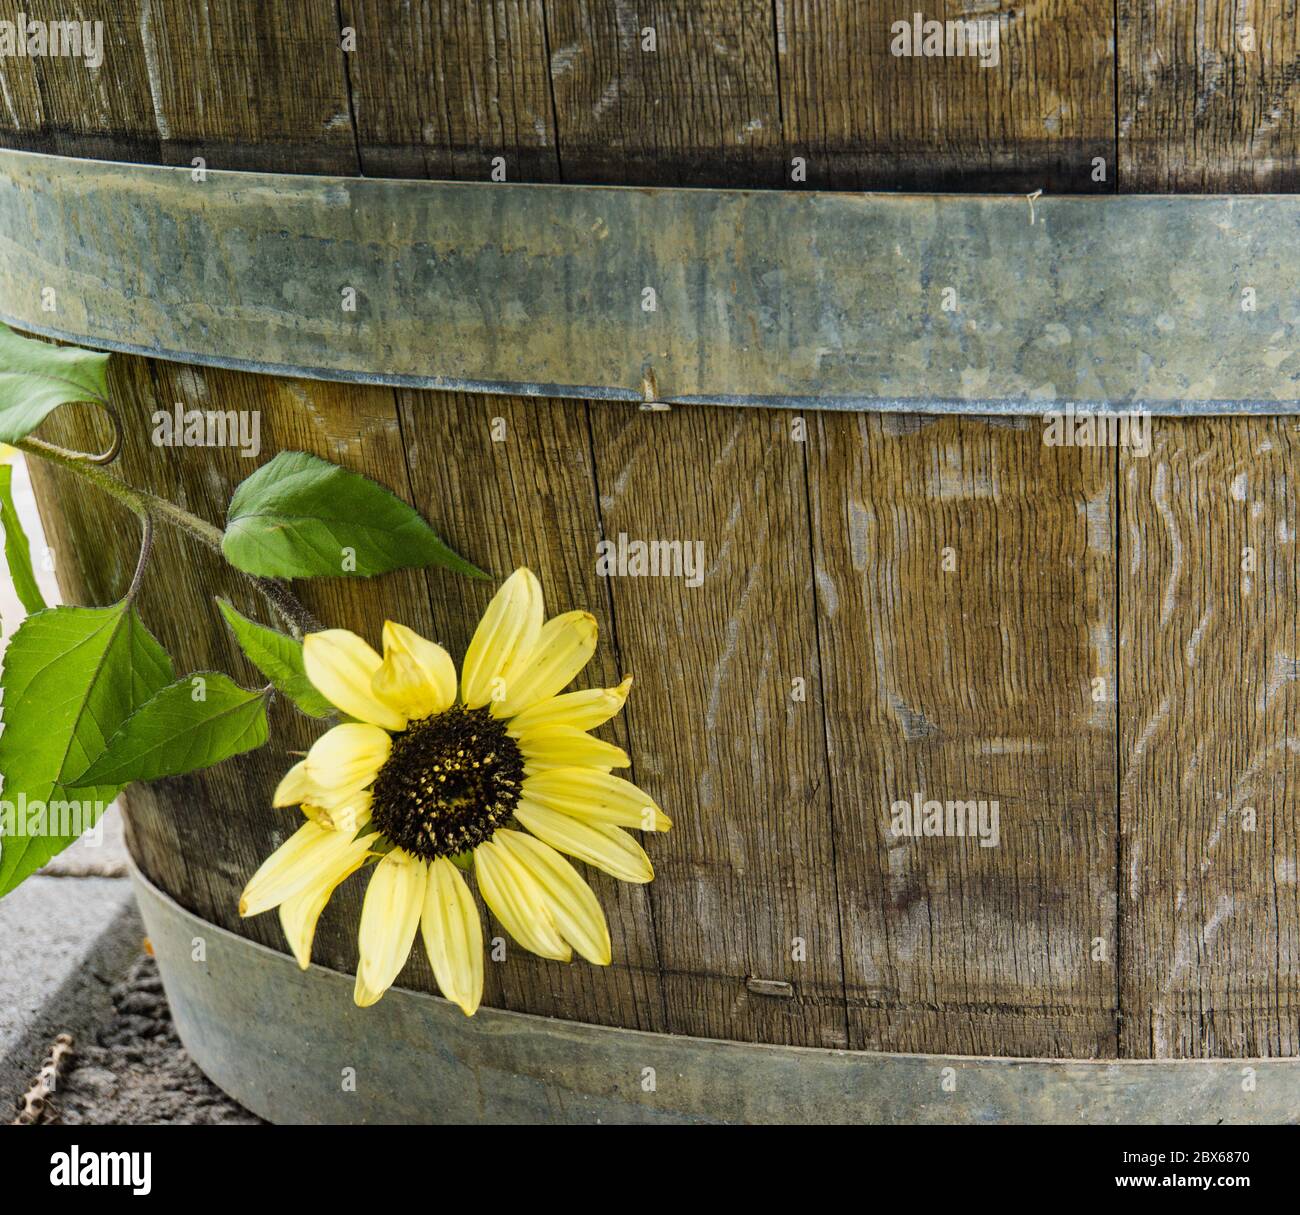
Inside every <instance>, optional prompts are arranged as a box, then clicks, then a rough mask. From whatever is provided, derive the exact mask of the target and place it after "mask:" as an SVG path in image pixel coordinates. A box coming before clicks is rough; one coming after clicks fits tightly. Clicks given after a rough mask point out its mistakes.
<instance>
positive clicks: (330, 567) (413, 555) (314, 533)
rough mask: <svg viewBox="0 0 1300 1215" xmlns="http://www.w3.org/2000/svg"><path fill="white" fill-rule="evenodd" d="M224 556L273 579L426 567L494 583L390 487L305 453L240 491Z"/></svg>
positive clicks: (284, 459)
mask: <svg viewBox="0 0 1300 1215" xmlns="http://www.w3.org/2000/svg"><path fill="white" fill-rule="evenodd" d="M221 549H222V552H224V553H225V555H226V560H227V561H229V562H230V563H231V565H233V566H235V567H236V568H238V569H241V570H243V571H245V573H249V574H260V575H262V576H263V577H268V578H309V577H328V576H334V577H342V576H348V575H355V576H369V575H371V574H384V573H387V572H388V571H389V570H397V569H404V568H407V567H410V566H423V565H441V566H445V567H446V568H447V569H451V570H456V571H457V572H458V573H461V574H468V575H470V576H471V577H475V578H484V577H486V576H487V575H486V574H484V573H483V571H482V570H480V569H478V568H477V567H476V566H473V565H471V564H470V563H469V562H468V561H466V560H464V559H463V558H461V557H458V556H457V555H456V554H455V553H454V552H452V551H451V549H449V548H448V547H447V546H446V545H445V544H444V543H443V542H442V541H441V540H439V539H438V537H437V536H436V535H435V534H434V533H433V530H432V529H431V528H430V527H429V525H428V524H427V523H426V522H425V521H424V520H423V519H422V518H420V516H419V515H418V514H417V513H416V512H415V511H413V510H412V509H411V508H410V507H409V506H407V505H406V503H405V502H403V501H402V500H401V499H400V498H397V497H394V495H393V494H391V493H390V492H389V491H388V490H386V489H385V488H384V487H383V486H382V485H376V484H375V482H374V481H371V480H368V479H367V478H366V477H362V476H360V475H358V474H357V473H354V472H349V471H348V470H347V469H346V468H340V467H339V466H338V465H337V464H331V463H330V462H329V461H328V460H322V459H319V458H318V457H316V456H312V455H308V454H307V453H306V452H302V451H285V452H281V453H280V454H279V455H278V456H276V457H275V459H274V460H272V461H271V462H270V463H268V464H264V465H263V466H262V467H261V468H259V469H258V470H257V472H255V473H254V474H253V475H252V476H251V477H249V478H248V480H246V481H244V482H243V483H242V484H241V485H240V486H239V487H238V488H237V489H236V490H235V496H234V497H233V498H232V499H231V500H230V510H229V511H228V512H227V521H226V534H225V537H224V538H223V540H222V542H221ZM349 553H350V554H351V558H352V561H351V562H348V561H345V557H347V556H348V554H349ZM349 566H351V568H349Z"/></svg>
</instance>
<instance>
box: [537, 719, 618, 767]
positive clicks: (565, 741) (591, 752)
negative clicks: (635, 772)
mask: <svg viewBox="0 0 1300 1215" xmlns="http://www.w3.org/2000/svg"><path fill="white" fill-rule="evenodd" d="M518 742H519V750H520V751H522V752H523V756H524V772H525V774H529V773H533V772H545V771H546V770H547V769H548V768H599V769H600V770H601V771H602V772H608V771H609V770H610V769H611V768H626V767H627V766H628V765H629V764H630V763H631V762H632V761H631V760H630V759H629V758H628V756H627V752H626V751H624V750H623V749H622V747H616V746H614V744H613V743H607V742H604V741H602V740H601V739H599V738H593V737H592V736H591V735H590V734H584V733H583V732H582V731H581V730H575V729H574V728H573V727H572V726H539V727H538V728H537V729H535V730H529V731H528V733H527V734H524V735H522V736H521V737H519V739H518Z"/></svg>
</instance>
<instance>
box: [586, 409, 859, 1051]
mask: <svg viewBox="0 0 1300 1215" xmlns="http://www.w3.org/2000/svg"><path fill="white" fill-rule="evenodd" d="M591 416H592V429H593V436H594V452H595V459H596V468H597V476H598V482H599V490H600V504H601V518H602V521H603V527H604V536H605V538H606V539H607V540H610V541H613V542H615V543H617V542H618V541H619V538H620V537H625V538H626V539H627V541H629V542H633V541H643V542H649V541H656V540H658V541H668V542H680V544H681V545H682V546H683V550H682V551H683V552H684V553H685V552H686V551H687V546H689V549H690V551H692V552H693V553H694V554H697V555H699V556H700V557H701V559H702V567H701V568H700V570H699V575H700V576H699V577H698V578H696V579H688V578H687V577H684V576H659V577H655V576H648V577H641V576H636V567H634V566H630V565H629V566H627V567H626V574H627V575H628V576H618V577H614V578H612V579H611V590H612V592H613V598H614V617H615V628H616V630H617V642H618V651H619V654H620V655H621V657H622V660H623V663H624V665H625V667H626V668H627V670H628V671H630V672H632V673H633V674H634V675H635V676H636V679H637V693H638V694H637V695H636V696H635V697H634V699H633V700H632V701H631V702H630V703H629V707H628V718H629V723H630V730H631V737H632V741H633V744H634V747H635V755H636V777H637V780H638V781H639V782H640V783H641V784H642V785H643V787H644V788H646V789H647V790H648V791H649V792H650V793H652V794H653V795H655V796H656V797H657V798H658V799H659V801H660V802H661V804H662V805H663V806H664V807H665V808H666V809H667V811H668V813H669V814H670V815H671V816H672V817H673V819H674V821H675V823H676V826H675V827H674V829H673V830H672V831H670V832H669V833H668V834H667V835H666V836H664V837H663V838H662V840H660V841H657V842H656V852H655V855H656V858H657V859H659V861H660V863H659V867H658V877H657V878H656V881H655V883H654V886H653V887H652V888H651V898H652V900H653V905H654V909H655V920H656V925H657V927H658V933H659V954H660V960H661V962H662V965H663V985H664V994H665V999H666V1002H667V1006H668V1025H669V1028H670V1029H671V1030H672V1031H673V1032H676V1033H690V1034H697V1035H702V1036H705V1037H715V1038H739V1039H743V1040H751V1041H753V1040H757V1041H770V1042H789V1043H794V1044H799V1045H820V1046H842V1045H844V1041H845V1027H844V1008H843V988H842V969H841V960H840V939H839V924H838V914H837V903H836V888H835V843H834V841H833V840H832V838H831V823H830V814H829V805H828V799H827V780H826V766H825V764H826V759H825V740H824V734H823V725H822V721H821V718H820V714H819V713H818V712H817V709H816V705H817V700H818V688H819V682H820V676H819V667H818V656H817V647H816V636H815V628H814V621H813V595H812V585H811V562H810V542H809V538H808V518H807V497H806V486H805V481H804V467H803V448H802V445H801V444H800V443H798V442H794V441H792V439H791V434H790V424H791V419H790V417H789V416H788V415H785V414H781V413H763V412H751V411H747V410H709V409H689V410H674V411H672V412H671V413H641V412H639V411H637V410H635V409H629V408H627V407H625V406H618V405H593V406H591ZM681 569H682V573H683V574H685V573H687V572H688V571H687V569H686V567H685V565H684V563H683V566H682V567H681ZM690 581H696V582H698V585H694V586H692V585H689V584H688V583H689V582H690ZM801 697H802V699H801ZM747 980H757V981H759V982H758V983H757V984H755V983H752V982H751V983H747ZM762 981H775V982H776V983H777V984H778V985H779V984H789V985H790V989H789V991H788V993H784V994H782V993H781V992H780V991H778V993H777V994H765V993H764V985H763V982H762Z"/></svg>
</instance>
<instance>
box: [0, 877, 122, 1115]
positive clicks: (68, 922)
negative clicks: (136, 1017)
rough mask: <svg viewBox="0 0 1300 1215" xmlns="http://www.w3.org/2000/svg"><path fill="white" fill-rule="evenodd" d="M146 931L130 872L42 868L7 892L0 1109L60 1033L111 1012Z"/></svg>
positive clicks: (0, 942) (87, 1028)
mask: <svg viewBox="0 0 1300 1215" xmlns="http://www.w3.org/2000/svg"><path fill="white" fill-rule="evenodd" d="M143 938H144V927H143V925H142V924H141V922H140V918H139V915H138V914H137V913H136V910H135V901H134V899H133V898H132V897H131V886H130V883H129V882H128V881H127V880H126V879H125V878H94V877H87V878H65V877H45V876H41V875H39V874H37V875H35V876H33V877H30V878H28V879H27V881H25V882H24V883H23V884H22V885H21V886H19V887H18V889H17V890H14V891H12V892H11V893H10V894H8V895H6V896H5V898H3V899H0V1114H3V1112H4V1111H5V1110H8V1109H12V1108H13V1104H14V1101H15V1099H16V1098H17V1097H18V1096H19V1095H20V1094H22V1093H23V1092H25V1091H26V1089H27V1087H28V1085H30V1083H31V1081H32V1077H33V1076H35V1074H36V1072H37V1071H38V1070H39V1069H40V1065H41V1061H42V1059H43V1058H44V1055H45V1053H46V1052H47V1051H48V1050H49V1048H50V1045H51V1043H52V1042H53V1041H54V1039H55V1037H56V1036H57V1035H58V1034H60V1033H70V1034H72V1035H73V1037H74V1038H75V1039H77V1040H82V1039H84V1038H85V1037H86V1035H87V1034H89V1033H90V1032H91V1031H92V1030H93V1028H94V1027H95V1026H96V1025H97V1024H98V1023H100V1022H101V1021H103V1020H104V1019H105V1018H106V1017H108V1015H109V1014H110V1011H111V1008H112V1001H111V999H110V995H109V991H110V988H111V987H112V985H113V984H114V983H115V982H117V981H118V980H119V979H120V978H121V976H122V975H123V974H124V973H125V971H126V969H127V967H128V966H129V965H130V963H131V960H132V959H133V958H134V957H135V956H136V955H137V954H138V953H139V952H140V947H141V942H142V940H143ZM0 1121H8V1119H7V1118H0Z"/></svg>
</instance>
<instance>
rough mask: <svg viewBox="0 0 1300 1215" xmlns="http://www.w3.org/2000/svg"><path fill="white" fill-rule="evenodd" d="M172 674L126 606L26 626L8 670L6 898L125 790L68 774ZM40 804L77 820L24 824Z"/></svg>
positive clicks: (2, 750)
mask: <svg viewBox="0 0 1300 1215" xmlns="http://www.w3.org/2000/svg"><path fill="white" fill-rule="evenodd" d="M172 678H173V672H172V664H171V659H169V658H168V657H167V655H166V654H165V653H164V652H163V649H162V647H161V646H160V645H159V644H158V643H157V641H155V640H154V638H153V636H152V635H151V634H150V633H149V630H148V629H146V628H145V626H144V623H143V621H141V619H140V617H139V616H138V615H137V613H136V610H135V608H134V607H133V606H132V605H131V604H130V603H128V602H127V601H126V600H123V601H122V602H121V603H116V604H114V605H113V606H112V607H106V608H83V607H56V608H47V609H46V610H45V611H43V612H36V613H35V614H34V615H31V616H28V617H27V619H26V620H24V621H23V623H22V625H21V626H20V628H19V629H18V631H17V632H16V633H15V634H14V636H13V638H12V640H11V641H10V642H9V648H8V649H7V650H6V651H5V655H4V672H3V674H0V688H2V689H3V691H4V730H3V731H0V773H3V774H4V790H3V798H4V803H3V813H2V814H0V895H3V894H7V893H8V892H9V891H10V890H12V889H13V888H14V887H15V886H17V885H18V883H19V882H21V881H22V880H23V879H24V878H25V877H27V876H28V875H30V874H32V873H34V872H35V871H36V870H37V869H39V868H40V867H41V866H42V865H44V864H45V863H46V862H47V861H48V860H49V859H50V858H51V857H52V856H54V855H56V854H57V853H59V852H61V851H62V850H63V849H64V848H66V847H67V846H68V845H69V844H70V843H72V841H73V840H74V839H75V838H76V837H77V835H79V834H80V833H81V831H84V830H87V829H88V828H90V827H92V826H93V825H94V823H95V821H96V820H97V819H98V817H99V815H100V814H101V813H102V812H103V810H104V809H105V808H107V806H108V804H109V803H110V802H111V801H112V800H113V799H114V798H115V797H116V796H117V795H118V794H119V793H120V792H121V791H122V790H121V786H120V785H119V784H115V783H112V782H103V783H100V784H93V785H85V784H79V783H76V782H74V781H72V780H70V779H69V778H70V776H71V775H72V774H74V773H81V772H83V771H85V769H86V767H87V766H88V765H89V764H91V763H92V762H93V761H94V760H95V759H96V758H97V757H98V756H99V754H100V753H101V752H102V751H103V750H104V745H105V743H106V742H107V741H108V739H109V738H110V737H112V735H113V734H114V732H115V731H116V730H117V728H118V727H119V726H120V725H121V724H122V723H123V722H124V721H125V720H126V719H127V718H128V717H130V716H131V714H132V713H134V712H135V711H136V709H138V708H139V707H140V706H141V705H142V704H144V703H145V701H147V700H148V699H149V698H150V697H151V696H153V694H154V693H155V692H157V691H158V689H159V688H161V687H163V686H165V685H166V684H167V683H168V682H169V681H170V680H171V679H172ZM38 805H39V806H41V807H45V808H47V809H48V811H49V820H55V819H58V818H61V817H62V818H68V819H69V820H70V821H67V822H55V821H46V822H45V823H39V822H37V823H32V822H30V821H28V822H24V821H23V820H24V818H25V817H26V815H27V814H29V813H31V812H34V811H35V810H36V809H37V808H38ZM24 812H26V813H24ZM60 827H62V828H63V829H62V830H60Z"/></svg>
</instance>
